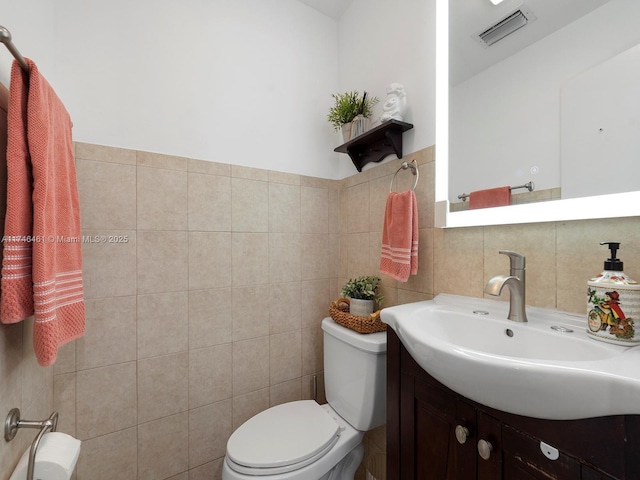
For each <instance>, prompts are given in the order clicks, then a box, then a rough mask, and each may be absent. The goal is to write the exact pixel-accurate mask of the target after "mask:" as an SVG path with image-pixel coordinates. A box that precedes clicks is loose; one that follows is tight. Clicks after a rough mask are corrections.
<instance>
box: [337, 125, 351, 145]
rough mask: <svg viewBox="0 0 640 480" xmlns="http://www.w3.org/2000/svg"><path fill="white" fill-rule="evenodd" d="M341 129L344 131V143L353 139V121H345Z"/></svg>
mask: <svg viewBox="0 0 640 480" xmlns="http://www.w3.org/2000/svg"><path fill="white" fill-rule="evenodd" d="M340 131H341V132H342V143H347V142H348V141H349V140H351V123H345V124H344V125H342V127H340Z"/></svg>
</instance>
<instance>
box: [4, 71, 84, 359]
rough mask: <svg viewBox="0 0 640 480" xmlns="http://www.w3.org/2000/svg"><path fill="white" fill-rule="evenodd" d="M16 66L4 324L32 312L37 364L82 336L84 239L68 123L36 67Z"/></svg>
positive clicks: (13, 73)
mask: <svg viewBox="0 0 640 480" xmlns="http://www.w3.org/2000/svg"><path fill="white" fill-rule="evenodd" d="M26 60H27V63H28V64H29V67H30V71H29V72H25V71H24V70H22V68H21V67H20V65H19V64H18V63H17V62H16V61H14V63H13V66H12V70H11V85H10V86H9V89H10V95H9V117H8V146H7V176H8V182H7V196H8V199H9V200H8V205H7V214H6V219H5V242H4V246H3V255H4V257H3V264H2V297H1V298H0V319H1V320H2V322H3V323H16V322H19V321H21V320H24V319H25V318H27V317H28V316H30V315H31V314H34V317H35V323H34V332H33V343H34V349H35V352H36V357H37V359H38V363H39V364H40V365H42V366H48V365H52V364H53V363H54V362H55V360H56V356H57V352H58V347H59V346H61V345H63V344H65V343H67V342H69V341H71V340H74V339H76V338H78V337H81V336H82V335H84V328H85V311H84V299H83V289H82V236H81V231H80V207H79V201H78V188H77V183H76V171H75V161H74V157H73V143H72V140H71V118H70V117H69V114H68V113H67V110H66V109H65V107H64V105H63V104H62V102H61V101H60V99H59V98H58V96H57V95H56V93H55V92H54V91H53V89H52V88H51V86H50V85H49V83H48V82H47V80H46V79H45V78H44V77H43V76H42V75H41V74H40V73H39V71H38V67H37V66H36V65H35V63H34V62H33V61H31V60H29V59H26Z"/></svg>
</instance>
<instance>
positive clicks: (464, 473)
mask: <svg viewBox="0 0 640 480" xmlns="http://www.w3.org/2000/svg"><path fill="white" fill-rule="evenodd" d="M585 401H589V399H588V398H586V399H585ZM541 442H545V444H547V445H549V446H550V449H551V450H553V449H556V450H557V452H558V456H557V459H550V458H547V456H545V455H544V454H543V452H542V450H541ZM479 443H480V444H481V447H480V448H479V446H478V445H479ZM489 445H490V446H489ZM489 449H490V450H489ZM546 449H547V451H548V450H549V448H546ZM480 451H482V454H483V455H481V453H480ZM550 455H551V456H553V455H552V454H551V453H550ZM483 456H484V457H486V459H485V458H483ZM387 478H388V479H389V480H469V479H481V480H500V479H506V480H549V479H559V480H565V479H566V480H573V479H583V480H604V479H620V480H622V479H624V480H631V479H634V480H640V416H638V415H624V416H623V415H618V416H611V417H600V418H592V419H584V420H562V421H560V420H541V419H535V418H529V417H523V416H519V415H513V414H509V413H505V412H501V411H498V410H494V409H492V408H489V407H486V406H484V405H480V404H478V403H476V402H474V401H472V400H469V399H467V398H465V397H462V396H461V395H458V394H457V393H455V392H454V391H452V390H450V389H448V388H447V387H445V386H444V385H442V384H441V383H439V382H438V381H437V380H435V379H434V378H433V377H431V376H430V375H429V374H427V373H426V372H425V371H424V370H422V368H420V366H418V364H417V363H416V362H415V361H414V360H413V359H412V358H411V356H410V355H409V354H408V352H407V351H406V350H405V349H404V347H403V346H402V344H401V343H400V341H399V339H398V337H397V336H396V334H395V332H394V331H393V330H391V329H388V333H387Z"/></svg>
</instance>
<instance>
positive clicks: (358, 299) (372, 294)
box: [342, 275, 384, 317]
mask: <svg viewBox="0 0 640 480" xmlns="http://www.w3.org/2000/svg"><path fill="white" fill-rule="evenodd" d="M379 284H380V277H376V276H371V275H370V276H363V277H357V278H351V279H349V281H348V282H347V283H345V284H344V286H343V287H342V295H343V296H345V297H348V298H349V313H351V315H356V316H358V317H366V316H367V315H369V314H371V313H373V311H374V304H377V305H378V306H380V305H381V304H382V300H383V299H384V297H382V296H381V295H380V294H379V293H378V285H379Z"/></svg>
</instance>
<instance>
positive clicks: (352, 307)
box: [349, 298, 373, 317]
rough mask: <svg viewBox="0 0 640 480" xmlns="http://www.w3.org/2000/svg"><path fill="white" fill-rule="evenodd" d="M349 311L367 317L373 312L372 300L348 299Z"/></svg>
mask: <svg viewBox="0 0 640 480" xmlns="http://www.w3.org/2000/svg"><path fill="white" fill-rule="evenodd" d="M349 313H350V314H351V315H356V316H358V317H368V316H369V315H370V314H371V313H373V300H361V299H359V298H350V299H349Z"/></svg>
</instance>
